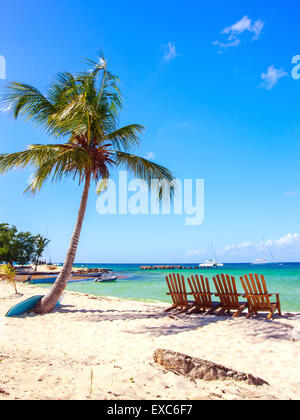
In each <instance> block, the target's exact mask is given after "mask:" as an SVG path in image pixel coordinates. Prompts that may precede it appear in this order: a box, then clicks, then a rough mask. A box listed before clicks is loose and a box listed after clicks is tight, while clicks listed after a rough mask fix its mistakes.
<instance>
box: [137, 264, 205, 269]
mask: <svg viewBox="0 0 300 420" xmlns="http://www.w3.org/2000/svg"><path fill="white" fill-rule="evenodd" d="M198 268H199V266H194V267H191V266H189V267H187V266H183V265H141V266H140V269H141V270H197V269H198Z"/></svg>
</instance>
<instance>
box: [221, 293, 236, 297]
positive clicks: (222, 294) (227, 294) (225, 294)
mask: <svg viewBox="0 0 300 420" xmlns="http://www.w3.org/2000/svg"><path fill="white" fill-rule="evenodd" d="M214 295H215V296H220V297H226V296H242V294H241V293H214Z"/></svg>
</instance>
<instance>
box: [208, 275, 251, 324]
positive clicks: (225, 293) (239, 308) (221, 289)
mask: <svg viewBox="0 0 300 420" xmlns="http://www.w3.org/2000/svg"><path fill="white" fill-rule="evenodd" d="M213 281H214V284H215V287H216V290H217V293H215V295H216V296H218V297H219V298H220V301H221V308H222V312H226V313H229V314H231V311H232V310H234V311H236V312H235V313H234V314H233V316H234V317H237V316H239V315H240V314H241V313H242V312H243V310H244V309H246V308H247V303H245V302H239V297H240V296H241V293H237V289H236V284H235V278H234V277H232V276H229V275H228V274H226V275H225V274H221V275H220V274H218V275H217V276H215V277H214V278H213Z"/></svg>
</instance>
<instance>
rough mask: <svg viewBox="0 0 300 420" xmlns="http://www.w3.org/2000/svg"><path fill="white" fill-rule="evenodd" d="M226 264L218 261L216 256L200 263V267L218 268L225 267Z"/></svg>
mask: <svg viewBox="0 0 300 420" xmlns="http://www.w3.org/2000/svg"><path fill="white" fill-rule="evenodd" d="M223 265H224V264H222V263H219V262H217V261H216V260H215V259H214V258H212V259H210V260H206V261H205V262H204V263H201V264H199V267H200V268H218V267H223Z"/></svg>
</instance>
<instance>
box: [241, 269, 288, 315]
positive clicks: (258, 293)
mask: <svg viewBox="0 0 300 420" xmlns="http://www.w3.org/2000/svg"><path fill="white" fill-rule="evenodd" d="M249 279H250V280H249ZM241 283H242V285H243V288H244V290H245V297H246V298H247V301H248V315H247V317H248V318H250V316H252V315H253V314H255V315H256V314H257V312H270V313H269V315H268V316H267V319H271V318H272V316H273V315H274V314H275V312H276V310H278V315H279V316H282V314H281V307H280V300H279V294H278V293H275V296H276V303H271V302H270V297H271V296H273V294H269V293H268V289H267V286H266V282H265V278H264V276H263V275H262V274H261V275H260V276H259V275H258V274H254V275H253V274H249V278H248V275H247V274H245V275H244V276H243V277H241Z"/></svg>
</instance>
